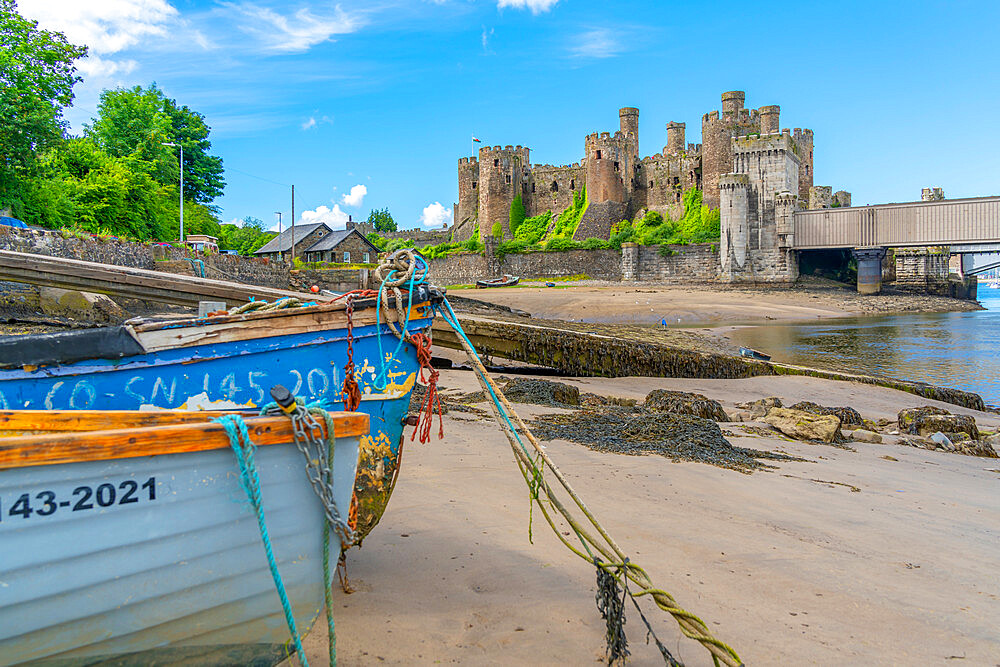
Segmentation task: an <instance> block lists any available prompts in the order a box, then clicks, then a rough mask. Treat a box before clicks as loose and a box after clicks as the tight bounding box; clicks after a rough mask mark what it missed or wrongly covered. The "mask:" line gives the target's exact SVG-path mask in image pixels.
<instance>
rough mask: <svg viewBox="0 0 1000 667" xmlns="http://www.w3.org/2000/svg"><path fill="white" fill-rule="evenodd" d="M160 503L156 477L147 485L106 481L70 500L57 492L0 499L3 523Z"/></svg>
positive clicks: (78, 490) (80, 489)
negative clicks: (154, 502)
mask: <svg viewBox="0 0 1000 667" xmlns="http://www.w3.org/2000/svg"><path fill="white" fill-rule="evenodd" d="M154 500H156V478H155V477H150V478H149V479H147V480H146V481H145V482H143V483H141V484H140V483H139V482H137V481H135V480H132V479H126V480H123V481H121V482H118V483H117V484H115V483H114V482H105V483H104V484H99V485H97V486H78V487H76V488H75V489H73V491H72V493H70V494H69V497H68V498H67V497H66V496H62V497H60V496H58V495H57V494H56V492H55V491H47V490H46V491H38V492H35V493H22V494H21V495H20V496H17V497H16V498H14V497H12V498H8V499H6V503H5V502H4V501H5V499H4V498H0V522H3V521H4V520H6V521H11V520H16V519H29V518H31V517H32V516H51V515H52V514H55V513H56V512H57V511H59V510H64V511H69V512H85V511H87V510H93V509H101V508H104V507H111V506H112V505H132V504H135V503H140V502H151V501H154Z"/></svg>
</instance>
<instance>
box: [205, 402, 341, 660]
mask: <svg viewBox="0 0 1000 667" xmlns="http://www.w3.org/2000/svg"><path fill="white" fill-rule="evenodd" d="M213 421H215V422H216V423H218V424H221V425H222V427H223V428H224V429H226V435H228V436H229V444H230V445H231V446H232V448H233V452H235V453H236V462H237V463H238V464H239V466H240V486H242V487H243V490H244V491H245V492H246V494H247V500H249V501H250V506H251V507H252V508H253V510H254V513H255V514H256V515H257V527H258V528H259V529H260V539H261V541H262V542H263V543H264V553H266V554H267V564H268V566H269V567H270V568H271V578H272V579H274V587H275V588H276V589H277V591H278V597H279V598H280V599H281V608H282V609H283V610H284V612H285V622H286V623H287V624H288V631H289V632H290V633H291V635H292V640H293V641H294V642H295V651H296V653H297V654H298V657H299V662H301V663H302V665H303V666H304V667H309V662H308V661H307V660H306V654H305V651H304V650H303V649H302V638H301V636H299V631H298V629H297V628H296V627H295V617H294V615H293V614H292V605H291V603H290V602H289V601H288V594H287V593H286V592H285V584H284V582H282V580H281V574H280V573H279V572H278V563H277V561H276V560H275V558H274V550H273V549H272V548H271V537H270V535H269V534H268V531H267V523H266V521H265V520H264V503H263V499H262V498H261V492H260V476H259V475H258V474H257V466H256V464H255V463H254V451H255V450H256V449H257V448H256V447H255V446H254V444H253V442H252V441H251V440H250V433H249V432H248V431H247V424H246V422H245V421H243V418H242V417H241V416H239V415H224V416H222V417H219V418H218V419H215V420H213ZM323 523H324V524H326V521H324V522H323ZM328 530H329V528H328V527H327V529H326V530H324V542H323V555H324V559H323V562H324V565H326V564H327V561H328V556H327V552H328V551H329V540H328V539H326V537H327V535H328V532H327V531H328ZM327 576H329V575H327ZM329 596H330V594H329V588H328V589H327V615H328V618H332V617H331V616H330V612H329V599H330V598H329ZM331 629H332V624H331ZM331 651H332V649H331ZM331 664H336V663H335V662H332V661H331Z"/></svg>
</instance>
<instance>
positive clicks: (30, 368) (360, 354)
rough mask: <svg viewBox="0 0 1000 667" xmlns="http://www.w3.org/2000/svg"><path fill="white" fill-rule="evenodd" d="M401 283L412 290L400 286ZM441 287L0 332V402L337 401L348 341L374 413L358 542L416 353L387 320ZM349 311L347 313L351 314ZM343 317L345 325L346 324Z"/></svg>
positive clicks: (419, 320) (417, 318)
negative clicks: (278, 388) (281, 391)
mask: <svg viewBox="0 0 1000 667" xmlns="http://www.w3.org/2000/svg"><path fill="white" fill-rule="evenodd" d="M404 294H407V293H404ZM439 298H440V295H439V293H437V292H436V290H434V289H433V288H431V287H428V286H426V285H417V286H416V287H415V288H414V290H413V292H412V294H407V295H406V296H405V297H404V301H406V304H405V305H406V306H409V309H408V310H407V309H406V308H402V309H401V310H403V311H404V312H403V315H404V317H400V315H399V314H398V312H397V308H396V307H395V305H394V301H392V300H390V302H389V303H388V306H389V307H388V308H380V307H379V304H378V302H377V299H375V298H367V299H363V298H362V299H356V300H354V302H353V312H351V313H348V311H347V309H346V307H345V303H344V300H341V301H339V302H332V303H322V304H316V305H310V306H307V307H299V308H290V309H286V310H272V311H268V312H248V313H243V314H236V315H224V316H216V317H205V318H190V319H175V320H168V321H134V322H130V323H127V324H126V325H125V326H120V327H109V328H102V329H91V330H82V331H70V332H61V333H54V334H41V335H33V336H16V337H15V336H11V337H0V409H5V410H23V409H36V410H37V409H45V410H141V409H145V410H220V409H254V408H260V407H261V406H262V405H264V404H265V403H267V402H269V401H270V399H269V398H268V391H269V390H270V388H271V387H273V386H275V385H278V384H280V385H284V386H286V387H288V388H289V389H290V390H291V391H292V393H293V394H294V395H295V396H300V397H303V398H305V400H306V401H309V402H318V403H319V404H320V405H322V406H323V407H324V408H327V409H330V410H342V409H343V407H344V403H343V397H342V394H341V388H342V386H343V383H344V366H345V360H346V359H347V356H348V349H349V348H351V350H352V354H353V360H354V363H355V368H356V370H355V378H356V380H357V382H358V385H359V387H360V390H361V404H360V407H359V408H358V409H359V411H361V412H364V413H366V414H368V415H369V416H370V417H371V433H370V434H369V435H368V436H366V437H364V438H363V439H362V443H361V461H360V465H359V471H358V481H357V494H356V499H355V507H354V508H353V513H354V514H355V515H356V521H357V528H356V535H357V537H358V540H359V542H360V540H361V539H363V538H364V537H365V535H367V534H368V532H370V530H371V529H372V528H373V527H374V526H375V524H376V523H378V520H379V518H380V517H381V515H382V512H383V511H384V509H385V505H386V503H387V502H388V499H389V495H390V494H391V491H392V485H393V482H394V480H395V476H396V473H397V471H398V462H399V456H400V448H401V446H402V437H401V436H402V422H403V420H405V419H406V418H407V412H408V409H409V399H410V392H411V390H412V389H413V386H414V384H415V383H416V379H417V373H418V371H419V364H418V361H417V354H416V350H415V348H414V346H413V345H412V344H410V343H409V342H403V343H401V342H400V340H399V339H398V338H397V337H396V336H395V335H393V333H392V332H391V331H390V330H389V328H388V325H387V324H386V322H395V321H397V320H400V319H408V320H409V322H408V325H407V326H408V330H409V331H410V332H411V333H419V332H428V333H429V328H430V326H431V321H432V303H433V301H435V300H436V299H439ZM349 320H350V322H349ZM349 323H350V327H349V326H348V324H349Z"/></svg>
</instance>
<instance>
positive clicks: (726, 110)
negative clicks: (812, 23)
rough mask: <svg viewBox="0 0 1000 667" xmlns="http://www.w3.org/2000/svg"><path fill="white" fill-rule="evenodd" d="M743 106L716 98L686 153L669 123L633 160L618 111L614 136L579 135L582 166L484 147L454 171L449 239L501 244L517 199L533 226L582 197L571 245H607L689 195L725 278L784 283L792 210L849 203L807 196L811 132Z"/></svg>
mask: <svg viewBox="0 0 1000 667" xmlns="http://www.w3.org/2000/svg"><path fill="white" fill-rule="evenodd" d="M745 99H746V95H745V93H744V92H743V91H730V92H727V93H723V94H722V111H721V113H720V112H719V111H712V112H710V113H707V114H705V115H704V116H702V119H701V137H702V142H701V143H700V144H694V143H686V138H685V129H686V125H685V123H682V122H670V123H667V126H666V132H667V136H666V139H667V143H666V146H664V148H663V150H662V151H661V152H660V153H657V154H655V155H650V156H647V157H640V156H639V110H638V109H636V108H634V107H624V108H622V109H620V110H619V111H618V116H619V122H620V128H619V130H618V131H617V132H615V133H614V134H611V133H610V132H595V133H593V134H589V135H587V137H586V138H585V140H584V157H583V158H582V159H581V160H580V161H579V162H575V163H573V164H570V165H563V166H553V165H548V164H545V165H532V164H531V162H530V159H529V149H528V148H526V147H523V146H504V147H500V146H493V147H489V146H484V147H482V148H480V149H479V157H478V159H477V158H476V157H467V158H461V159H459V161H458V202H457V203H456V204H455V205H454V220H455V225H454V228H453V229H454V236H453V238H454V239H455V240H465V239H468V238H469V237H470V236H471V235H472V232H473V229H474V228H475V227H477V226H478V228H479V234H480V236H481V237H485V236H488V235H490V234H491V233H492V228H493V225H494V223H496V222H500V223H501V226H502V227H503V234H504V236H505V237H507V238H509V237H510V236H511V232H510V229H509V215H510V206H511V203H512V202H513V200H514V198H515V197H516V196H517V195H521V200H522V203H523V204H524V207H525V210H526V212H527V215H528V216H534V215H538V214H541V213H544V212H545V211H547V210H551V211H553V212H555V213H558V212H561V211H563V210H565V209H566V208H568V207H569V206H570V205H571V204H572V203H573V195H574V194H575V193H576V192H577V191H578V190H580V189H582V188H584V187H585V188H586V192H587V200H588V206H587V210H586V213H585V214H584V216H583V218H582V219H581V221H580V225H579V227H578V228H577V230H576V234H575V235H574V238H576V239H577V240H583V239H586V238H591V237H596V238H604V239H606V238H608V237H609V236H610V233H611V228H612V226H613V225H614V224H615V223H617V222H619V221H621V220H623V219H632V218H634V217H635V216H637V215H638V214H640V213H641V212H643V211H657V212H659V213H661V214H663V215H665V216H666V215H670V216H672V217H674V218H676V217H677V216H679V215H680V214H681V213H682V212H683V203H682V201H681V195H682V193H683V192H684V191H685V190H687V189H688V188H691V187H697V188H700V189H701V190H702V192H703V203H704V204H705V205H707V206H709V207H712V208H720V209H721V217H722V239H721V240H722V243H721V246H722V247H721V248H720V263H721V265H722V276H723V278H724V279H736V278H735V277H736V276H737V275H739V276H749V277H753V278H754V279H755V280H756V279H764V280H786V279H789V277H790V276H791V275H792V274H793V273H794V274H796V275H797V268H796V267H794V266H790V265H788V262H789V261H794V257H792V253H790V252H784V251H782V247H783V246H782V245H781V244H782V241H783V238H782V234H787V233H788V232H787V229H785V227H784V226H783V225H786V224H790V217H788V216H790V214H791V212H792V211H793V210H795V209H806V208H829V207H832V206H850V205H851V201H850V199H851V196H850V193H848V192H844V191H838V192H836V193H833V191H832V188H830V187H828V186H814V185H813V132H812V130H809V129H800V128H795V129H794V130H788V129H780V111H781V110H780V107H778V106H777V105H771V106H763V107H760V108H759V109H746V108H744V106H743V105H744V101H745ZM783 216H784V217H783ZM789 257H792V259H791V260H790V259H789ZM748 261H749V264H747V262H748ZM791 279H794V278H791Z"/></svg>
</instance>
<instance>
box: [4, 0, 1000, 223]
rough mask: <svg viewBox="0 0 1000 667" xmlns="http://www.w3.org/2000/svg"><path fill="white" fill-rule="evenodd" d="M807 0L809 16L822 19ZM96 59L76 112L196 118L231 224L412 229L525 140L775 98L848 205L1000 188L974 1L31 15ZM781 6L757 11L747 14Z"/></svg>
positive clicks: (691, 117) (992, 88) (101, 4)
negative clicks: (159, 94) (105, 105)
mask: <svg viewBox="0 0 1000 667" xmlns="http://www.w3.org/2000/svg"><path fill="white" fill-rule="evenodd" d="M810 5H811V6H810ZM20 7H21V11H22V12H23V13H24V14H26V15H28V16H30V17H32V18H36V19H38V20H39V21H40V23H41V24H42V25H43V27H46V28H50V29H58V30H62V31H64V32H66V33H67V35H68V36H69V37H70V38H71V39H72V40H73V41H76V42H78V43H86V44H87V45H88V46H90V47H91V57H90V58H88V59H87V60H86V61H83V62H82V63H81V67H80V69H81V72H82V73H83V75H84V76H85V81H84V83H83V84H81V85H79V86H78V88H77V101H76V104H75V106H74V108H73V109H71V110H70V111H69V113H68V114H67V117H68V119H69V120H70V121H71V123H72V125H73V127H74V129H76V130H79V129H80V127H81V125H82V123H83V122H86V121H87V120H89V119H90V118H91V117H92V116H93V115H94V113H95V109H96V104H97V98H98V95H99V92H100V90H101V89H103V88H106V87H114V86H118V85H135V84H142V85H146V84H148V83H150V82H152V81H155V82H156V83H157V84H158V85H159V86H160V87H161V88H162V89H163V90H164V91H165V92H166V93H167V94H168V95H169V96H171V97H173V98H175V99H177V100H178V102H180V103H182V104H187V105H188V106H190V107H192V108H194V109H196V110H198V111H200V112H201V113H203V114H204V115H205V116H206V119H207V122H208V123H209V125H210V126H211V127H212V128H213V131H212V140H213V144H214V146H213V149H214V152H215V153H216V154H218V155H221V156H222V158H223V159H224V162H225V166H226V180H227V182H228V185H227V187H226V191H225V195H224V196H223V197H222V198H220V199H219V200H217V202H216V203H217V204H218V205H219V206H220V207H221V209H222V217H223V219H224V221H229V220H233V219H239V218H242V217H243V216H246V215H252V216H256V217H259V218H261V219H263V220H265V221H266V222H268V223H269V224H270V223H273V222H275V220H276V216H275V215H274V212H275V211H282V212H283V215H284V219H285V221H286V223H287V220H288V212H289V208H290V201H289V200H290V195H289V191H288V188H287V187H286V186H287V184H292V183H294V184H295V186H296V210H297V214H298V215H297V217H298V218H299V219H300V220H301V219H303V217H304V218H305V219H306V220H315V219H320V220H326V221H329V222H332V223H334V224H342V220H345V219H346V216H347V214H351V215H353V216H354V217H355V219H361V218H365V217H367V215H368V212H369V211H370V210H371V209H372V208H380V207H383V206H387V207H389V210H390V211H391V212H392V214H393V216H394V217H395V218H396V220H397V221H398V222H399V223H400V226H401V227H405V228H411V227H420V226H422V225H428V226H429V225H431V224H440V223H441V222H449V223H450V214H451V205H452V202H454V201H455V199H456V198H457V194H458V193H457V184H456V173H455V172H456V162H457V159H458V158H459V157H461V156H465V155H471V154H473V150H474V149H473V148H472V143H471V136H472V135H473V133H475V135H476V136H477V137H478V138H480V139H482V141H483V142H484V145H485V144H522V145H525V146H529V147H530V148H531V149H532V162H535V163H553V164H565V163H569V162H573V161H577V160H579V159H580V157H581V156H582V153H583V141H584V136H585V135H586V134H587V133H589V132H593V131H598V130H614V129H616V128H617V125H618V114H617V110H618V108H619V107H622V106H637V107H639V109H640V117H639V124H640V149H641V152H642V154H643V155H648V154H651V153H654V152H657V151H659V150H661V149H662V147H663V145H664V143H665V142H666V132H665V129H664V126H665V124H666V123H667V122H668V121H671V120H678V121H684V122H686V123H687V138H688V141H692V142H694V141H698V140H699V135H700V128H701V115H702V114H703V113H705V112H708V111H711V110H713V109H717V108H719V106H720V103H719V95H720V93H721V92H723V91H727V90H734V89H735V90H745V91H746V93H747V106H749V107H760V106H762V105H765V104H779V105H781V116H782V122H781V125H782V127H809V128H812V129H813V130H814V131H815V137H816V138H815V174H816V184H818V185H832V186H833V187H834V189H835V190H837V189H846V190H849V191H851V192H852V193H853V194H854V203H855V205H857V204H866V203H882V202H887V201H908V200H913V199H918V198H919V196H920V189H921V187H926V186H932V185H934V186H941V187H943V188H944V190H945V194H946V195H947V196H948V197H949V198H952V197H970V196H981V195H990V194H997V193H998V191H1000V167H998V155H1000V133H998V130H997V123H996V119H997V117H998V109H1000V86H998V85H997V83H998V81H997V79H998V65H1000V55H998V52H1000V51H998V49H997V41H998V38H997V36H996V34H995V27H996V26H997V25H998V20H1000V4H998V3H985V2H983V3H973V2H947V3H946V2H939V3H927V2H905V3H904V2H899V3H895V2H894V3H884V2H865V3H852V2H838V3H802V2H795V3H784V2H778V1H775V2H771V3H767V4H765V5H761V4H757V5H753V6H750V5H748V4H747V3H746V2H740V3H730V2H713V3H703V2H698V3H695V2H631V1H618V2H614V1H611V2H608V1H605V2H591V1H588V0H410V1H402V0H398V1H393V0H373V1H358V2H354V1H349V0H344V1H342V2H339V3H336V2H321V1H319V0H301V1H300V0H288V1H284V2H280V1H274V0H254V1H252V2H250V1H243V0H226V1H216V0H20ZM760 7H766V9H764V10H761V11H749V10H750V9H755V8H760Z"/></svg>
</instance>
